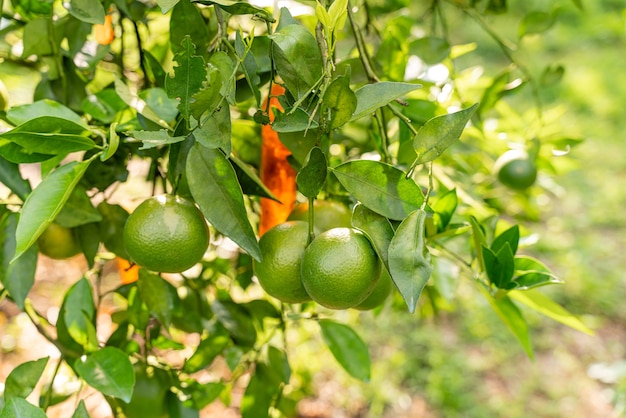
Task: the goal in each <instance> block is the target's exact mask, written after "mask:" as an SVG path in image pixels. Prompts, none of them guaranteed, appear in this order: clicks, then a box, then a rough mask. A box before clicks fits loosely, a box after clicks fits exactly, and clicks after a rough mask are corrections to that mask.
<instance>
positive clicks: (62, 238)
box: [37, 223, 81, 260]
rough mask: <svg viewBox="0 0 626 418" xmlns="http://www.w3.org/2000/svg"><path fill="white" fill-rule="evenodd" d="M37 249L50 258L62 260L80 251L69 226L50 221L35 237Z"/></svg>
mask: <svg viewBox="0 0 626 418" xmlns="http://www.w3.org/2000/svg"><path fill="white" fill-rule="evenodd" d="M37 244H38V245H39V251H40V252H41V253H42V254H44V255H47V256H48V257H50V258H54V259H56V260H63V259H65V258H70V257H73V256H75V255H76V254H78V253H80V251H81V250H80V246H79V245H78V241H77V240H76V237H75V236H74V232H73V231H72V230H71V229H70V228H66V227H64V226H61V225H59V224H55V223H51V224H50V225H48V227H47V228H46V230H45V231H43V234H41V235H40V236H39V238H38V239H37Z"/></svg>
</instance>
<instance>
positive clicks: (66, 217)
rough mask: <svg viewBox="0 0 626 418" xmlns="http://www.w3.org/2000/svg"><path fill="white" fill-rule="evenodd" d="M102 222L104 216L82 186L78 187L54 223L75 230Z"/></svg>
mask: <svg viewBox="0 0 626 418" xmlns="http://www.w3.org/2000/svg"><path fill="white" fill-rule="evenodd" d="M101 220H102V215H101V214H100V212H98V209H96V208H95V207H94V206H93V203H92V202H91V199H90V198H89V196H87V191H86V190H85V189H84V188H83V187H82V186H76V187H75V188H74V190H73V191H72V194H71V195H70V197H69V198H68V199H67V202H65V205H63V209H61V211H60V212H59V214H58V215H57V216H56V218H55V220H54V221H55V222H56V223H58V224H59V225H61V226H64V227H66V228H74V227H77V226H80V225H85V224H88V223H92V222H100V221H101Z"/></svg>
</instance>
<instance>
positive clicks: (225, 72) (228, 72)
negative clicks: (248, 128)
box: [209, 51, 236, 106]
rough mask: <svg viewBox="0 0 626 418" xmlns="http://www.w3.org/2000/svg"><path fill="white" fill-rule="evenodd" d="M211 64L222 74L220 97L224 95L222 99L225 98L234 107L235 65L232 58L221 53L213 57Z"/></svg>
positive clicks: (210, 60)
mask: <svg viewBox="0 0 626 418" xmlns="http://www.w3.org/2000/svg"><path fill="white" fill-rule="evenodd" d="M209 63H210V64H212V65H214V66H215V67H216V68H217V69H218V70H219V72H220V74H221V77H222V82H221V84H222V85H221V88H220V95H222V97H224V98H225V99H226V100H227V101H228V103H229V104H230V105H232V106H234V105H235V104H236V103H235V102H236V100H235V91H236V80H235V75H236V72H235V70H236V66H235V63H234V62H233V60H232V58H231V57H230V56H229V55H228V54H227V53H226V52H223V51H219V52H216V53H214V54H213V55H211V58H210V59H209Z"/></svg>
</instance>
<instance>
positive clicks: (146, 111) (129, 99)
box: [114, 75, 171, 130]
mask: <svg viewBox="0 0 626 418" xmlns="http://www.w3.org/2000/svg"><path fill="white" fill-rule="evenodd" d="M114 84H115V92H116V93H117V95H118V96H119V97H120V98H121V99H122V100H123V101H124V103H126V104H127V105H128V106H130V107H131V108H133V109H135V111H136V112H137V113H138V114H140V115H142V116H143V117H145V118H146V119H148V120H150V121H152V122H154V123H156V124H157V125H159V126H160V127H162V128H165V129H168V130H171V128H170V126H169V125H168V123H167V122H166V121H165V120H163V118H161V117H160V116H159V115H158V114H157V113H156V112H155V111H154V110H153V109H152V108H151V107H150V106H148V103H146V101H145V100H144V99H142V98H140V97H139V96H137V95H136V94H134V93H133V92H131V91H130V88H128V86H127V85H126V84H125V83H124V82H123V81H122V80H121V79H120V78H119V77H118V76H117V75H116V76H115V80H114Z"/></svg>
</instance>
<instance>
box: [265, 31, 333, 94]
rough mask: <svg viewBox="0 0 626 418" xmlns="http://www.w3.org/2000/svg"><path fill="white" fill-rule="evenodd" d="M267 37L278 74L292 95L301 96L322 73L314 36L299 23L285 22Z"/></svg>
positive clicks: (320, 59)
mask: <svg viewBox="0 0 626 418" xmlns="http://www.w3.org/2000/svg"><path fill="white" fill-rule="evenodd" d="M270 38H271V39H272V41H273V42H274V48H273V50H272V51H273V58H274V62H275V64H276V71H277V72H278V75H279V76H280V77H281V78H282V79H283V81H284V82H285V86H286V87H287V89H288V90H289V91H290V92H291V93H292V94H293V95H294V96H295V97H301V96H303V95H304V94H306V93H307V92H308V90H309V89H310V88H311V87H313V86H314V85H315V84H316V83H317V81H318V80H319V79H320V77H321V76H322V56H321V54H320V50H319V48H318V46H317V42H316V41H315V37H314V36H313V35H312V34H311V32H309V30H308V29H307V28H305V27H304V26H302V25H288V26H285V27H282V28H281V29H280V30H279V31H277V32H275V33H274V34H273V35H271V36H270Z"/></svg>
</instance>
